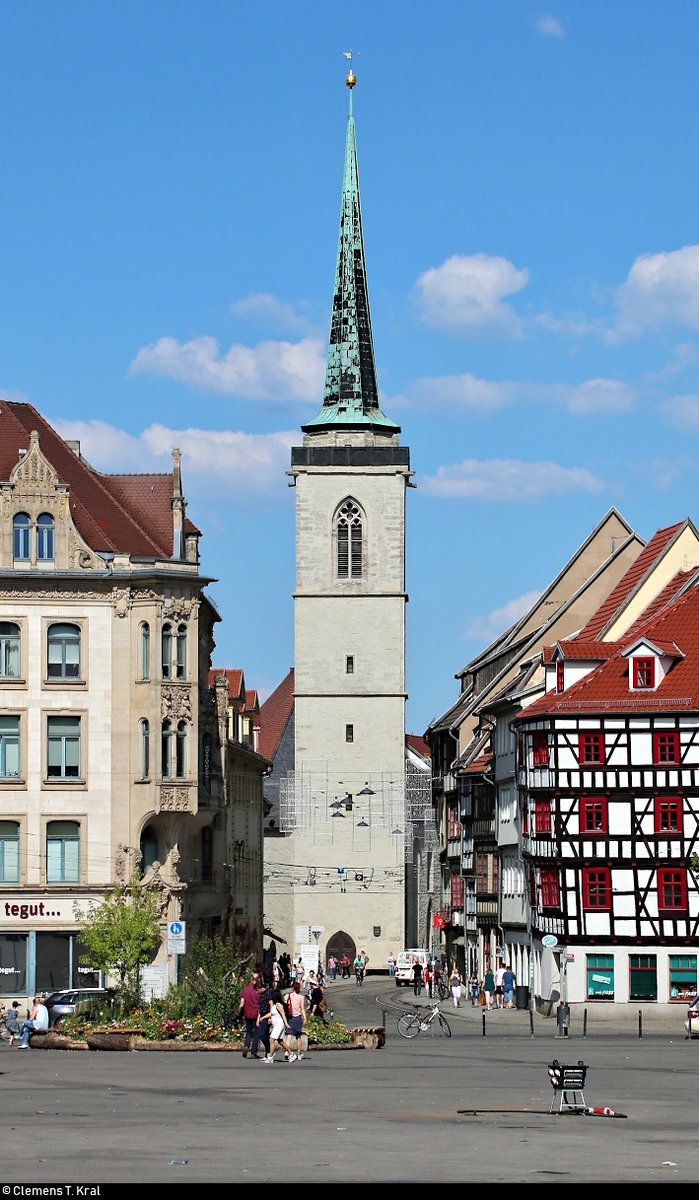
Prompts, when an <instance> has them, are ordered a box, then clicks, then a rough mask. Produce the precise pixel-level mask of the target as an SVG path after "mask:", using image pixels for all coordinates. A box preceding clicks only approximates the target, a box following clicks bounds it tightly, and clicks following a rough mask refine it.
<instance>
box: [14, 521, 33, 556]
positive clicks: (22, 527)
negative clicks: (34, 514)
mask: <svg viewBox="0 0 699 1200" xmlns="http://www.w3.org/2000/svg"><path fill="white" fill-rule="evenodd" d="M30 525H31V522H30V520H29V516H28V514H27V513H24V512H21V513H15V516H14V519H13V521H12V545H13V550H12V553H13V555H14V558H15V561H20V562H29V529H30Z"/></svg>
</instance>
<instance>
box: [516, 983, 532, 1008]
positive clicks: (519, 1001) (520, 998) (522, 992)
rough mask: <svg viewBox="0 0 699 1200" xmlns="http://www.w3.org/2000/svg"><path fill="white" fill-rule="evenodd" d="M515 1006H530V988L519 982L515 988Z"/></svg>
mask: <svg viewBox="0 0 699 1200" xmlns="http://www.w3.org/2000/svg"><path fill="white" fill-rule="evenodd" d="M515 1008H529V988H528V987H527V986H526V984H523V983H518V984H517V986H516V988H515Z"/></svg>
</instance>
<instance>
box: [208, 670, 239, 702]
mask: <svg viewBox="0 0 699 1200" xmlns="http://www.w3.org/2000/svg"><path fill="white" fill-rule="evenodd" d="M217 675H225V676H226V679H227V681H228V695H229V696H230V697H232V698H233V699H234V700H240V702H241V704H242V703H244V702H245V679H244V676H243V672H242V671H241V670H240V668H239V667H212V668H211V670H210V671H209V687H213V686H214V681H215V679H216V676H217Z"/></svg>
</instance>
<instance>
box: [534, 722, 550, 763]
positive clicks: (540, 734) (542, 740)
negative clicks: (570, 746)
mask: <svg viewBox="0 0 699 1200" xmlns="http://www.w3.org/2000/svg"><path fill="white" fill-rule="evenodd" d="M548 765H549V735H548V733H546V731H545V730H537V732H536V733H534V734H532V766H533V767H547V766H548Z"/></svg>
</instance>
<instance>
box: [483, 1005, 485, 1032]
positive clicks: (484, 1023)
mask: <svg viewBox="0 0 699 1200" xmlns="http://www.w3.org/2000/svg"><path fill="white" fill-rule="evenodd" d="M483 1037H485V1009H483Z"/></svg>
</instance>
